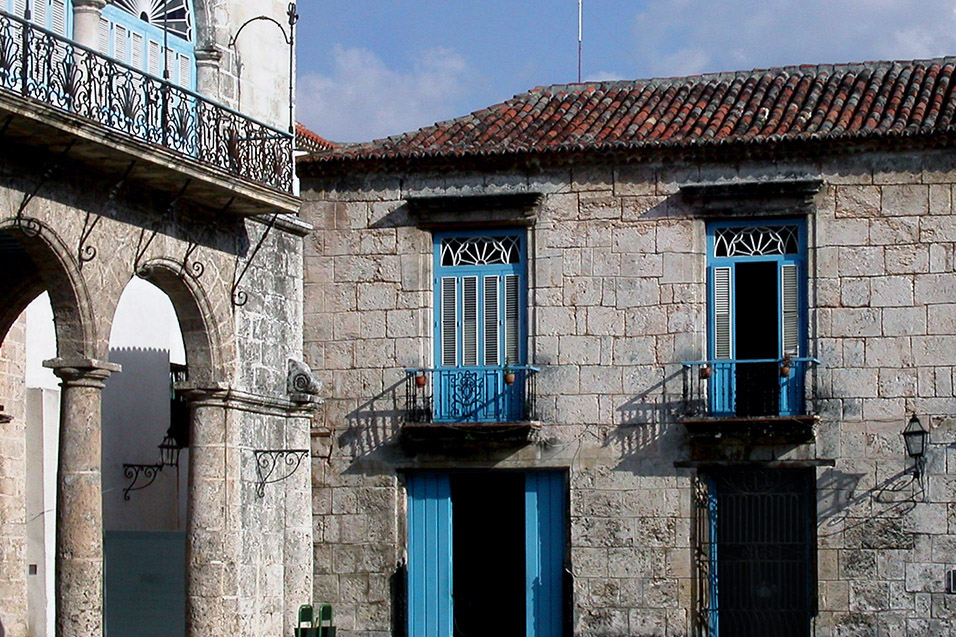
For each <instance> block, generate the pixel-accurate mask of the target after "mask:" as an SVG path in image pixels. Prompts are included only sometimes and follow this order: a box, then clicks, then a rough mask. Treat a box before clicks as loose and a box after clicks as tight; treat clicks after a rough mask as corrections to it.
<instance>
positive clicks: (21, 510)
mask: <svg viewBox="0 0 956 637" xmlns="http://www.w3.org/2000/svg"><path fill="white" fill-rule="evenodd" d="M26 358H27V355H26V321H25V318H24V316H23V315H21V316H20V318H19V319H17V321H16V322H15V323H14V324H13V326H12V327H11V328H10V330H9V331H8V332H7V335H6V337H4V339H3V342H2V343H0V405H3V409H2V410H0V411H2V414H3V415H5V416H9V417H10V418H11V419H10V421H9V422H5V420H7V419H6V418H2V419H0V520H3V521H4V523H3V524H2V525H0V608H2V609H3V611H2V612H0V627H2V629H0V633H3V631H6V632H5V633H4V634H5V635H9V636H10V637H15V636H20V635H26V634H27V610H28V609H27V582H26V578H25V572H26V498H25V497H24V492H25V487H26V453H25V450H26V438H25V435H24V431H25V430H24V424H25V415H26V398H25V395H24V377H25V374H26Z"/></svg>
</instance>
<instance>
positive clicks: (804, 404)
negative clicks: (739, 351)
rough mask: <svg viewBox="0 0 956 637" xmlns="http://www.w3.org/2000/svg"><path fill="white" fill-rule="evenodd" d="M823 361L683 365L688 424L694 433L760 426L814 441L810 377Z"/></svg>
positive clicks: (790, 359) (789, 359) (724, 361)
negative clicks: (809, 386) (810, 373)
mask: <svg viewBox="0 0 956 637" xmlns="http://www.w3.org/2000/svg"><path fill="white" fill-rule="evenodd" d="M819 362H820V361H818V360H817V359H815V358H798V357H789V356H787V357H783V358H779V359H759V360H733V359H721V360H706V361H690V362H685V363H682V364H681V365H682V400H681V416H682V420H683V422H684V424H685V425H686V426H687V427H688V430H689V431H690V433H691V434H705V435H719V434H722V433H727V432H728V431H729V430H732V429H734V428H740V427H743V428H750V429H753V428H754V427H756V428H758V429H762V430H766V431H768V432H769V431H771V430H776V431H773V432H772V433H774V434H775V435H776V434H779V433H783V434H785V435H784V437H785V438H791V439H794V440H799V439H801V438H805V437H807V436H811V437H812V430H811V429H809V428H808V427H809V426H811V425H812V423H813V422H814V421H815V416H814V415H813V414H812V413H811V410H810V409H808V400H807V387H808V381H807V378H808V373H809V371H810V370H811V369H812V367H813V366H814V365H816V364H818V363H819Z"/></svg>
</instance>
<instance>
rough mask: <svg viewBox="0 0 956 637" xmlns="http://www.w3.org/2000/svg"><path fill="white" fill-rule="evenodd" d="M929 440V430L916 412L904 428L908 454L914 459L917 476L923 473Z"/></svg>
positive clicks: (904, 440)
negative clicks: (924, 426)
mask: <svg viewBox="0 0 956 637" xmlns="http://www.w3.org/2000/svg"><path fill="white" fill-rule="evenodd" d="M928 440H929V431H927V430H926V429H925V428H923V423H921V422H920V421H919V418H917V417H916V414H913V415H912V416H911V417H910V421H909V422H908V423H907V424H906V428H905V429H903V442H904V443H906V455H908V456H909V457H910V458H912V459H913V462H914V467H913V473H914V474H915V475H916V477H917V478H919V477H920V476H922V475H923V471H924V467H925V466H926V442H927V441H928Z"/></svg>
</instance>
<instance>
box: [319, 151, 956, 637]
mask: <svg viewBox="0 0 956 637" xmlns="http://www.w3.org/2000/svg"><path fill="white" fill-rule="evenodd" d="M324 169H325V170H326V171H328V170H329V169H328V165H326V166H325V167H324ZM329 172H331V171H329ZM329 172H326V173H324V174H323V173H321V172H318V171H311V172H309V174H308V175H307V176H305V177H304V179H303V196H304V198H305V199H306V201H307V203H306V205H305V213H304V214H305V217H306V219H307V220H308V221H309V222H310V223H312V224H313V225H314V226H315V231H314V233H313V234H312V236H311V237H310V238H309V239H308V242H307V247H306V253H305V268H306V271H305V279H306V284H305V298H304V301H305V316H304V321H305V334H306V336H305V356H306V360H307V361H308V362H309V363H310V364H311V365H312V367H313V369H315V370H317V374H318V375H319V377H320V378H321V379H322V380H323V381H324V386H325V388H326V389H325V391H326V404H325V406H324V408H323V413H322V416H321V418H320V419H319V420H318V421H317V423H316V424H317V426H318V427H319V429H318V430H317V432H316V433H319V432H321V431H322V430H323V428H325V429H327V430H328V431H329V432H330V433H331V438H330V439H329V442H328V443H327V444H326V443H325V442H324V441H325V440H326V438H316V439H315V441H316V442H317V444H318V443H321V445H320V447H319V448H318V449H317V450H316V451H317V453H316V456H317V457H316V459H315V460H314V464H313V487H314V488H313V514H314V540H315V596H316V597H317V598H322V599H327V600H329V601H331V602H332V603H333V604H334V605H335V607H336V609H337V611H336V612H337V624H338V626H339V630H340V631H341V632H342V633H343V634H348V635H382V636H384V635H387V634H391V633H390V631H391V630H392V628H393V627H394V623H393V610H394V609H393V608H392V596H391V594H390V588H389V577H390V576H391V575H392V574H393V573H394V572H395V568H396V565H397V564H398V562H399V561H400V560H401V559H403V552H404V547H405V532H406V530H405V516H406V512H405V493H404V489H403V482H402V477H401V473H400V472H398V470H399V469H404V468H423V467H443V468H448V467H459V468H461V467H495V468H515V467H520V468H536V467H569V468H570V476H571V496H570V497H571V520H570V526H571V528H570V537H571V561H572V564H573V570H574V576H575V577H574V609H575V610H574V626H575V634H580V635H664V634H667V635H687V634H690V633H691V621H692V618H691V611H692V605H693V594H692V588H693V584H692V575H693V572H692V567H693V564H692V556H691V547H692V537H691V526H692V525H691V516H692V513H691V478H692V476H693V475H694V474H695V472H696V469H695V468H694V466H693V463H691V464H690V465H688V464H683V465H681V467H675V462H677V463H678V464H679V465H680V464H681V461H687V460H688V458H689V457H690V448H689V446H688V442H687V439H686V436H685V431H684V428H683V426H682V425H680V424H679V423H678V422H677V421H676V418H675V407H676V403H677V402H678V401H679V400H680V396H681V385H680V374H679V372H680V362H681V361H686V360H698V359H701V358H704V357H705V352H706V349H705V339H706V335H705V326H706V312H707V310H706V296H705V294H706V285H705V267H704V266H705V255H704V247H705V246H704V226H705V219H706V218H707V215H706V213H704V212H702V211H701V210H700V209H699V208H695V206H694V205H693V204H692V203H688V202H687V200H686V198H684V197H682V196H681V194H680V189H681V186H683V185H685V184H698V183H710V182H735V183H744V184H747V183H752V182H768V181H770V182H773V181H780V180H785V179H787V178H793V177H800V178H805V177H811V178H813V179H819V180H821V181H822V185H821V186H820V188H819V191H818V192H817V194H816V195H815V196H813V198H812V202H811V205H810V206H809V208H808V209H807V210H800V211H798V213H799V214H803V213H804V212H806V213H807V214H806V223H807V226H808V232H809V236H810V239H809V255H808V257H809V261H810V263H809V271H808V277H809V282H810V283H809V297H810V298H809V299H808V302H809V308H810V315H809V321H808V330H809V334H808V339H809V344H810V353H811V355H812V356H816V357H817V358H819V359H820V360H821V361H823V365H822V366H820V367H818V368H817V369H816V370H815V372H813V376H812V383H811V382H808V384H810V385H812V391H811V398H812V399H813V405H814V407H815V410H816V413H818V414H819V415H820V420H819V422H818V423H817V425H816V427H815V431H816V435H815V439H814V442H812V443H810V444H805V445H797V446H791V447H774V446H766V445H765V446H756V447H753V448H749V449H748V448H744V447H732V448H727V449H725V450H724V453H726V454H727V455H726V459H727V460H732V461H756V462H763V463H770V464H768V465H766V466H781V465H785V464H786V463H795V464H797V465H800V466H815V467H816V469H815V474H816V493H817V501H818V504H817V530H816V532H817V538H818V543H817V554H816V560H817V579H818V585H817V599H816V603H817V605H818V608H819V611H818V613H817V614H816V616H815V618H814V620H813V632H814V634H815V635H820V636H823V635H851V634H852V635H857V634H859V635H871V634H897V635H938V634H946V633H948V632H949V631H954V630H956V605H954V602H953V600H954V599H956V597H954V596H950V595H947V594H946V593H945V589H944V577H945V573H946V571H947V570H948V569H952V568H954V567H956V563H954V560H956V558H954V557H953V555H954V554H956V553H954V542H956V540H954V538H956V505H954V504H953V500H954V495H956V494H954V492H953V488H952V486H953V484H956V479H954V478H952V474H953V471H954V469H956V467H954V466H953V463H954V462H956V460H954V456H953V454H952V450H951V449H949V447H950V446H951V445H952V443H953V442H956V439H954V436H956V420H954V413H956V400H954V394H953V383H954V371H956V368H954V359H953V352H954V351H956V347H954V346H956V323H954V318H953V317H956V311H954V310H956V273H954V267H956V264H954V258H956V257H954V248H956V216H954V214H953V186H954V184H956V163H954V161H953V158H952V155H951V153H950V152H949V151H919V150H911V151H905V152H902V151H900V152H895V151H894V152H877V151H874V150H871V149H870V150H868V149H866V148H861V149H859V150H857V151H853V152H842V151H841V152H840V154H833V155H829V156H826V157H818V158H813V157H810V158H807V159H796V160H785V161H784V160H779V159H778V160H774V159H772V158H771V157H764V158H760V159H750V160H748V159H744V158H741V159H740V160H736V161H734V162H733V163H731V162H720V161H713V160H709V159H695V158H686V159H684V158H682V159H677V160H671V159H667V160H666V161H664V160H663V159H661V160H659V161H647V162H644V163H628V162H626V161H623V160H622V161H618V160H617V159H616V158H615V157H614V156H607V157H593V156H592V157H590V158H584V157H582V158H581V159H580V160H575V161H574V162H573V163H570V164H558V163H557V162H556V163H555V165H550V164H547V163H545V164H544V165H536V166H535V167H534V168H531V167H529V166H528V165H525V164H522V163H521V162H520V161H518V162H517V163H516V164H515V165H511V166H509V167H506V168H505V167H502V168H499V167H496V166H494V165H491V163H490V162H489V163H486V164H484V165H477V164H475V165H469V168H468V169H467V170H463V169H460V167H459V166H453V167H451V168H448V167H443V168H437V169H436V168H429V167H428V165H427V163H425V162H424V161H423V162H422V163H421V168H419V167H418V165H416V164H408V165H407V167H406V168H404V169H401V170H399V169H394V168H392V165H391V164H389V163H388V162H387V161H383V162H381V163H375V162H370V163H366V164H357V165H356V166H355V169H354V170H350V169H346V170H345V172H344V173H342V174H341V176H338V177H336V176H330V175H329ZM744 191H746V188H745V187H744ZM525 192H528V193H541V194H542V195H543V196H542V198H541V200H540V203H539V204H538V205H537V207H536V208H535V209H534V211H533V225H531V226H530V227H529V228H528V234H529V237H530V243H529V245H530V248H529V252H530V258H529V262H530V270H529V279H530V280H529V287H530V290H529V299H530V303H529V305H530V308H529V313H530V329H529V351H530V352H531V355H530V357H529V358H530V362H532V364H534V365H537V366H539V367H541V368H542V369H543V371H542V372H541V374H540V376H539V378H538V406H539V415H540V418H541V421H542V430H541V432H540V438H539V440H538V441H537V442H536V443H535V444H533V445H531V446H529V447H526V448H524V449H521V450H518V451H515V452H513V453H502V452H498V453H495V452H486V451H482V450H476V451H475V452H474V453H473V454H471V455H464V456H463V455H455V456H453V457H452V456H449V457H442V456H440V455H418V456H409V455H405V454H404V453H403V452H402V451H401V450H400V448H399V447H398V446H397V444H396V441H397V434H398V431H399V428H400V427H401V424H402V412H401V410H402V404H403V403H402V400H401V399H402V396H401V385H400V382H401V380H402V378H403V372H402V370H403V369H404V368H406V367H420V366H422V365H427V364H428V363H429V361H430V351H431V339H432V337H433V335H432V333H431V324H432V317H431V304H432V301H431V298H432V297H431V295H432V283H431V267H432V265H431V264H432V254H431V249H432V241H431V234H430V231H429V230H428V229H424V228H420V227H418V224H419V223H420V220H417V219H413V218H412V217H411V216H410V214H409V212H408V206H407V204H406V198H408V197H410V196H423V195H446V196H447V195H456V196H462V197H466V196H469V195H490V194H496V193H525ZM764 213H765V211H764ZM748 214H754V215H758V216H759V215H760V214H762V211H761V210H760V206H759V205H755V206H754V209H753V210H751V211H750V212H749V213H748ZM495 218H496V217H495V213H494V212H491V211H489V212H488V213H481V212H478V213H474V214H473V216H471V217H468V218H467V222H468V223H473V224H474V225H476V226H482V224H487V225H492V224H494V223H495V221H494V220H495ZM499 218H500V217H499ZM912 413H916V414H919V417H920V418H921V419H922V421H923V423H924V424H925V425H928V426H929V427H930V429H931V443H932V444H931V446H930V451H929V453H928V458H929V460H928V465H927V473H928V475H927V476H926V478H925V485H926V496H925V501H924V499H923V497H922V494H920V493H919V487H918V485H917V484H916V483H915V482H913V481H912V480H911V479H909V478H908V477H907V476H908V475H909V474H904V473H903V472H905V471H907V470H909V468H910V467H911V462H910V460H909V459H907V458H906V457H905V454H904V452H903V448H902V440H901V438H900V435H899V432H900V430H901V429H902V427H903V425H904V424H905V423H906V420H907V418H908V417H909V415H910V414H912ZM910 478H911V476H910ZM890 492H892V494H890V495H888V494H889V493H890Z"/></svg>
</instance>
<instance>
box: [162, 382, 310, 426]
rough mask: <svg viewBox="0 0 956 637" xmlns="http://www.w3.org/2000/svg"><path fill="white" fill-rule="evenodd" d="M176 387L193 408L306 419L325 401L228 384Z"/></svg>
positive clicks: (196, 383) (183, 385) (189, 383)
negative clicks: (296, 399)
mask: <svg viewBox="0 0 956 637" xmlns="http://www.w3.org/2000/svg"><path fill="white" fill-rule="evenodd" d="M173 388H174V389H175V390H176V393H178V394H180V395H182V396H184V397H185V398H186V400H187V401H189V404H190V406H192V407H222V408H223V409H234V410H237V411H245V412H249V413H254V414H260V415H265V416H280V417H284V418H289V417H293V418H294V417H298V418H305V417H308V415H309V413H311V412H312V411H313V410H314V409H315V408H316V407H318V405H320V404H321V402H314V403H296V402H293V401H291V400H288V399H286V398H280V397H278V396H266V395H263V394H253V393H250V392H244V391H241V390H238V389H231V388H229V386H228V385H226V384H224V383H202V382H193V381H185V382H182V383H175V384H174V385H173Z"/></svg>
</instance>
